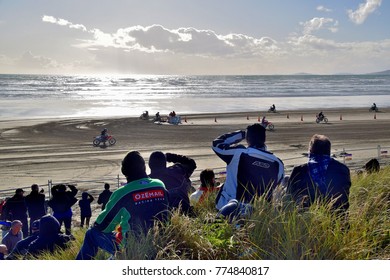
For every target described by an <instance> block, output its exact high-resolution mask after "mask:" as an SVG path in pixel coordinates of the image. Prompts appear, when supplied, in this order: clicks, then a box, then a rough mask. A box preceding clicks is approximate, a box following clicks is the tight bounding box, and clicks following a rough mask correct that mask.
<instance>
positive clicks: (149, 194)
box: [133, 190, 164, 202]
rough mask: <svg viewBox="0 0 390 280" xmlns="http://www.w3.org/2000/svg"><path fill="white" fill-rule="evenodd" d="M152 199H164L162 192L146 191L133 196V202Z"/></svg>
mask: <svg viewBox="0 0 390 280" xmlns="http://www.w3.org/2000/svg"><path fill="white" fill-rule="evenodd" d="M153 198H164V191H163V190H147V191H143V192H137V193H134V194H133V200H134V201H135V202H139V201H143V200H148V199H153Z"/></svg>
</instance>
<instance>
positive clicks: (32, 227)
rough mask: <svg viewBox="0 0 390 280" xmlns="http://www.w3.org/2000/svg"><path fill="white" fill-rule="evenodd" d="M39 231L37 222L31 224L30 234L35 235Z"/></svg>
mask: <svg viewBox="0 0 390 280" xmlns="http://www.w3.org/2000/svg"><path fill="white" fill-rule="evenodd" d="M38 231H39V220H35V221H34V222H32V224H31V232H32V233H36V232H38Z"/></svg>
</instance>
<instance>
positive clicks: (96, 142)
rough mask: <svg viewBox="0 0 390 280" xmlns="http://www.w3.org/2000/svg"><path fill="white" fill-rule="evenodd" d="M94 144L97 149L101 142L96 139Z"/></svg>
mask: <svg viewBox="0 0 390 280" xmlns="http://www.w3.org/2000/svg"><path fill="white" fill-rule="evenodd" d="M92 144H93V145H94V146H95V147H97V146H99V144H100V141H99V140H98V139H94V140H93V142H92Z"/></svg>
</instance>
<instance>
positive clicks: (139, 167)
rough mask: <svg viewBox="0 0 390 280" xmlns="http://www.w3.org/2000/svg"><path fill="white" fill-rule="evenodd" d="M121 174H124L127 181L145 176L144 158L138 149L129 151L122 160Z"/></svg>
mask: <svg viewBox="0 0 390 280" xmlns="http://www.w3.org/2000/svg"><path fill="white" fill-rule="evenodd" d="M121 170H122V174H123V175H125V176H126V178H127V181H128V182H129V181H134V180H137V179H141V178H145V177H146V176H147V175H146V167H145V160H144V159H143V157H142V156H141V154H140V153H139V152H138V151H132V152H129V153H128V154H127V155H126V156H125V158H124V159H123V160H122V168H121Z"/></svg>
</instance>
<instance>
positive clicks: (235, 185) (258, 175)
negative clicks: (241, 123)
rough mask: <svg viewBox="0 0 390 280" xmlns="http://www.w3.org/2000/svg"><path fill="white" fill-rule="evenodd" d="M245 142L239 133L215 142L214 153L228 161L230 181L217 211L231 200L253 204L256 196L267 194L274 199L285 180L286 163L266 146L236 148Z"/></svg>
mask: <svg viewBox="0 0 390 280" xmlns="http://www.w3.org/2000/svg"><path fill="white" fill-rule="evenodd" d="M243 139H245V131H244V130H238V131H235V132H231V133H227V134H224V135H221V136H219V137H218V138H217V139H215V140H214V141H213V147H212V148H213V151H214V152H215V153H216V154H217V155H218V156H219V157H220V158H221V159H222V160H223V161H225V162H226V164H227V167H226V181H225V183H224V185H223V187H222V188H221V191H220V193H219V194H218V196H217V201H216V203H217V209H221V208H222V207H223V206H224V205H226V204H227V203H228V202H229V200H231V199H237V200H238V201H241V202H244V203H250V202H251V201H252V200H253V198H254V197H255V196H261V195H263V194H265V195H266V198H267V200H271V197H272V191H273V189H274V188H275V187H276V186H277V185H278V184H279V183H280V181H281V180H282V179H283V177H284V164H283V162H282V161H281V160H280V159H279V158H277V157H276V156H275V155H274V154H272V153H271V152H268V151H267V150H266V146H264V147H261V148H257V147H251V146H250V147H248V148H246V147H245V146H243V145H236V144H238V143H239V142H241V141H242V140H243Z"/></svg>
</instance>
